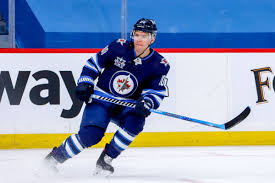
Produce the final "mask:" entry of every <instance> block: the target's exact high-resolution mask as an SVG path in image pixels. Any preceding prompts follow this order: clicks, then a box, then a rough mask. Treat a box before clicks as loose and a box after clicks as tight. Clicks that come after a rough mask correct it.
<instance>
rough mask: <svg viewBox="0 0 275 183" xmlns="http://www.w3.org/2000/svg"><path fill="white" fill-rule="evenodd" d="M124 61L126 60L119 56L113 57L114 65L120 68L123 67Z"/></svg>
mask: <svg viewBox="0 0 275 183" xmlns="http://www.w3.org/2000/svg"><path fill="white" fill-rule="evenodd" d="M125 62H126V60H123V58H120V57H116V59H115V65H116V66H118V67H119V68H121V69H123V67H124V66H125Z"/></svg>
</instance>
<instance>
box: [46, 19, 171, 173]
mask: <svg viewBox="0 0 275 183" xmlns="http://www.w3.org/2000/svg"><path fill="white" fill-rule="evenodd" d="M156 34H157V27H156V24H155V22H154V21H153V20H151V19H145V18H142V19H140V20H138V21H137V22H136V24H135V25H134V27H133V30H132V32H131V41H127V40H124V39H118V40H116V41H114V42H112V43H111V44H109V45H108V46H106V47H105V48H104V49H103V50H102V51H101V52H99V53H97V54H96V58H90V59H89V60H88V61H87V63H86V65H85V66H84V67H83V70H82V73H81V75H80V78H79V80H78V85H77V87H76V95H77V97H78V99H79V100H81V101H84V102H85V103H86V106H85V110H84V112H83V116H82V121H81V125H80V129H79V132H78V133H77V134H73V135H71V136H70V137H68V138H67V139H66V140H65V141H64V142H63V143H62V144H61V145H60V146H59V147H54V148H53V150H52V151H51V152H50V153H49V154H48V155H47V156H46V158H45V162H46V163H47V165H48V166H50V167H52V168H53V169H56V165H57V164H58V163H63V162H64V161H66V160H68V159H69V158H72V157H73V156H75V155H77V154H79V153H80V152H81V151H82V150H84V149H85V148H88V147H91V146H93V145H95V144H97V143H99V142H100V141H101V139H102V137H103V136H104V133H105V130H106V128H107V126H108V124H109V122H110V121H112V122H114V123H116V124H117V125H118V126H119V129H118V130H117V131H116V133H115V134H114V136H113V138H112V140H111V142H110V143H109V144H106V146H105V149H104V150H103V152H102V153H101V155H100V157H99V159H98V161H97V162H96V174H99V173H102V172H104V173H106V172H107V173H109V174H111V173H113V172H114V168H113V166H112V165H111V162H112V160H113V159H115V158H117V157H118V155H119V154H120V153H121V152H122V151H123V150H125V149H126V148H127V147H128V146H129V145H130V144H131V142H132V141H133V140H134V139H135V137H136V136H137V135H138V134H139V133H140V132H141V131H142V130H143V126H144V124H145V118H146V117H148V116H149V115H150V111H149V109H150V108H153V109H157V108H158V107H159V106H160V103H161V101H162V100H163V98H164V97H167V96H168V88H167V78H166V75H167V73H168V71H169V68H170V66H169V64H168V62H167V61H166V59H165V58H164V57H162V56H161V55H160V54H159V53H157V52H156V51H155V50H154V49H152V48H151V47H150V46H151V44H152V43H154V41H155V39H156ZM95 79H98V82H97V84H96V85H95V82H94V81H95ZM94 93H95V94H99V95H104V96H108V97H110V98H119V99H121V98H124V99H126V100H127V99H132V100H136V107H135V108H134V109H132V108H128V107H122V106H118V105H116V104H110V103H107V102H103V101H99V100H96V99H93V100H92V102H90V101H89V100H90V96H91V95H92V94H94Z"/></svg>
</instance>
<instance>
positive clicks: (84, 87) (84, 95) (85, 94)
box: [75, 83, 94, 103]
mask: <svg viewBox="0 0 275 183" xmlns="http://www.w3.org/2000/svg"><path fill="white" fill-rule="evenodd" d="M75 91H76V92H75V94H76V97H77V98H78V99H79V100H81V101H83V102H86V103H88V101H89V98H90V96H91V94H93V93H94V87H93V86H92V85H90V84H88V83H79V84H78V85H77V86H76V90H75Z"/></svg>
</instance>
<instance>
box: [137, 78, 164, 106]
mask: <svg viewBox="0 0 275 183" xmlns="http://www.w3.org/2000/svg"><path fill="white" fill-rule="evenodd" d="M166 75H167V73H164V74H163V75H161V76H159V77H157V78H154V79H152V80H151V81H150V82H149V85H148V87H147V88H146V89H143V90H142V93H141V96H142V97H143V98H144V100H145V101H147V102H149V104H150V105H149V107H150V108H152V109H157V108H158V107H159V106H160V104H161V102H162V100H163V99H164V98H165V97H168V96H169V89H168V86H167V83H168V79H167V77H166Z"/></svg>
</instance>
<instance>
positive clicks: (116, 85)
mask: <svg viewBox="0 0 275 183" xmlns="http://www.w3.org/2000/svg"><path fill="white" fill-rule="evenodd" d="M137 85H138V82H137V79H136V77H135V76H134V75H133V74H131V73H130V72H127V71H118V72H116V73H115V74H114V75H113V76H112V78H111V80H110V83H109V88H110V91H111V92H112V93H113V94H114V95H116V96H121V97H127V96H130V95H132V94H133V93H134V92H135V91H136V89H137Z"/></svg>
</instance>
